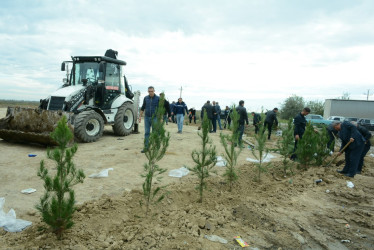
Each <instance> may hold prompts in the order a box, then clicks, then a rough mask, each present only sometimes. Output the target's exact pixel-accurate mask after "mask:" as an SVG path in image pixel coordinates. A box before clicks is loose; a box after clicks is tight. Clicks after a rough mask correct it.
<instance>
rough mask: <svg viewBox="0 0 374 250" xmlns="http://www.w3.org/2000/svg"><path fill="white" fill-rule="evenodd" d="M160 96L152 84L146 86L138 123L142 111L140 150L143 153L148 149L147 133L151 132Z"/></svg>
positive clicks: (155, 119)
mask: <svg viewBox="0 0 374 250" xmlns="http://www.w3.org/2000/svg"><path fill="white" fill-rule="evenodd" d="M159 101H160V97H159V96H157V95H156V94H155V88H154V87H152V86H149V87H148V95H147V96H145V97H144V99H143V105H142V107H141V108H140V116H139V123H140V122H141V119H142V115H143V112H144V110H145V114H144V149H143V150H142V151H141V152H142V153H144V152H145V151H147V150H148V142H149V135H150V133H151V127H152V129H153V122H156V121H157V118H156V111H157V107H158V102H159Z"/></svg>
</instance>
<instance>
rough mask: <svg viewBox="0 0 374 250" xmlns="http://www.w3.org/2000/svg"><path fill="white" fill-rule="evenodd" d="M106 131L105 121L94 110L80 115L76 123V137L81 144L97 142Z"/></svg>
mask: <svg viewBox="0 0 374 250" xmlns="http://www.w3.org/2000/svg"><path fill="white" fill-rule="evenodd" d="M103 131H104V120H103V118H102V117H101V115H100V114H98V113H97V112H95V111H94V110H88V111H83V112H82V113H79V114H78V116H77V117H76V118H75V122H74V135H75V137H76V138H77V139H79V140H80V141H81V142H94V141H97V140H98V139H99V138H100V137H101V136H102V135H103Z"/></svg>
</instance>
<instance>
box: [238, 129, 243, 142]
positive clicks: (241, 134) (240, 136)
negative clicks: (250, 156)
mask: <svg viewBox="0 0 374 250" xmlns="http://www.w3.org/2000/svg"><path fill="white" fill-rule="evenodd" d="M238 131H239V139H238V143H239V145H241V143H242V138H243V134H244V124H239V127H238Z"/></svg>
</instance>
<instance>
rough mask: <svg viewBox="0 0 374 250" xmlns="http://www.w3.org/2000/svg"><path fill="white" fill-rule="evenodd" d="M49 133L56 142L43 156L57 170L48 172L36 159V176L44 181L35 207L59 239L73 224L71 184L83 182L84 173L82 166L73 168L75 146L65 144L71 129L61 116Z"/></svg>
mask: <svg viewBox="0 0 374 250" xmlns="http://www.w3.org/2000/svg"><path fill="white" fill-rule="evenodd" d="M51 137H52V139H53V140H55V141H56V142H57V143H58V146H57V147H56V148H55V149H53V150H51V149H48V150H47V157H48V159H51V160H53V161H55V162H56V167H57V173H56V175H55V176H53V177H52V176H51V175H49V173H48V169H47V168H46V167H45V165H44V161H43V160H42V161H41V162H40V168H39V171H38V176H39V177H40V178H41V179H42V180H43V181H44V188H45V193H44V195H43V196H42V197H41V198H40V203H39V204H38V205H36V209H37V210H38V211H40V213H41V215H42V220H43V221H44V222H45V223H47V224H48V225H49V226H50V227H51V228H52V230H53V232H54V233H55V234H56V235H57V237H58V239H61V237H62V234H63V232H64V231H65V230H67V229H69V228H71V227H72V226H73V224H74V223H73V220H72V216H73V213H74V211H75V196H74V190H73V189H72V187H73V186H74V185H76V184H78V183H83V180H84V178H85V175H84V173H83V170H81V169H79V170H76V168H75V164H74V163H73V156H74V155H75V153H76V152H77V150H78V146H77V144H74V145H73V146H72V147H71V148H68V147H67V145H68V143H69V142H70V141H71V140H72V139H73V133H72V132H71V131H70V129H69V128H68V126H67V119H66V117H65V116H63V117H62V119H61V120H60V121H59V122H58V125H57V127H56V129H55V130H54V131H53V132H52V133H51Z"/></svg>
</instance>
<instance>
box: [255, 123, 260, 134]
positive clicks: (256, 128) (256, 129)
mask: <svg viewBox="0 0 374 250" xmlns="http://www.w3.org/2000/svg"><path fill="white" fill-rule="evenodd" d="M258 131H259V128H258V125H257V124H255V134H257V133H258Z"/></svg>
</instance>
